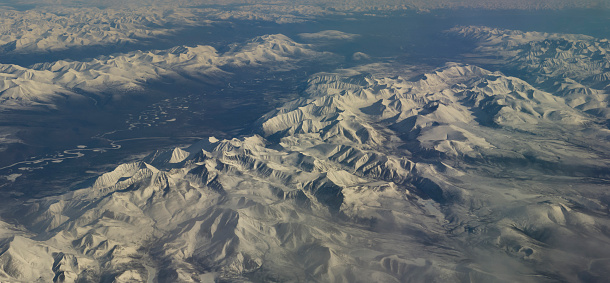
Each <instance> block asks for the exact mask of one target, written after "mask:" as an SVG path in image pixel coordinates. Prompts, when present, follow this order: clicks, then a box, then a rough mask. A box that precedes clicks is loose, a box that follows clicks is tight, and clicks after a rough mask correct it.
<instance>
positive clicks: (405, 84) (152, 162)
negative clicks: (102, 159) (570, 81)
mask: <svg viewBox="0 0 610 283" xmlns="http://www.w3.org/2000/svg"><path fill="white" fill-rule="evenodd" d="M246 46H249V43H248V44H246ZM255 46H257V45H255ZM287 48H288V47H287ZM244 49H247V50H257V48H244ZM291 50H292V49H290V48H288V49H287V50H284V52H288V53H289V54H292V53H294V52H293V51H291ZM252 52H255V51H252ZM244 53H247V52H244ZM244 56H246V57H248V56H247V55H244ZM375 68H378V66H375ZM360 69H365V68H360ZM410 72H411V71H408V72H405V74H410ZM345 73H350V72H338V73H324V74H318V75H316V76H313V77H312V78H311V79H310V80H309V82H308V85H307V88H306V90H305V92H304V93H303V95H302V98H300V99H297V100H294V101H291V102H288V103H286V104H285V105H284V106H282V107H280V108H278V109H276V110H275V111H272V112H271V113H268V114H267V115H265V116H264V117H262V118H261V119H260V121H259V123H258V126H259V128H258V132H259V133H260V135H253V136H249V137H242V138H239V139H238V138H235V139H232V140H222V141H218V140H217V139H215V138H210V139H206V140H203V141H201V142H199V143H197V144H194V145H192V146H191V147H189V148H184V149H170V150H166V151H158V152H155V153H152V154H151V155H150V156H148V157H146V158H144V159H142V161H136V162H133V163H128V164H122V165H119V166H118V167H116V169H114V170H113V171H111V172H108V173H106V174H103V175H101V176H99V177H97V178H96V179H95V180H92V181H91V182H90V183H89V184H90V185H87V186H86V187H84V188H83V187H80V188H78V189H75V190H73V191H71V192H69V193H66V194H63V195H58V196H53V197H47V198H43V199H39V200H31V201H29V202H28V203H27V205H25V206H24V207H23V209H21V210H19V211H17V213H16V214H15V215H13V218H15V219H18V220H19V223H20V225H23V227H24V228H22V230H23V231H22V232H19V236H18V237H17V236H12V235H14V234H15V233H16V232H10V231H16V230H17V229H16V228H11V229H4V230H2V231H0V232H1V234H0V236H1V237H2V238H3V239H5V240H3V243H4V244H3V245H4V246H5V247H7V248H5V249H3V251H4V252H2V253H1V254H0V258H1V259H2V260H3V262H10V263H11V264H10V265H7V264H5V265H0V267H1V268H2V269H1V270H2V271H1V272H0V276H2V277H1V278H2V280H14V281H23V282H25V281H33V280H34V281H35V280H39V281H41V282H42V281H48V280H47V279H49V278H51V279H52V278H60V277H61V278H64V280H65V282H72V281H74V280H85V281H100V280H102V279H103V280H108V281H114V282H130V281H148V282H201V281H203V282H205V281H212V280H226V281H239V282H241V281H254V282H303V281H305V282H463V281H466V282H505V281H507V282H557V281H568V282H577V281H578V280H579V279H582V278H589V279H591V280H603V278H606V277H605V276H606V273H605V272H606V271H605V270H606V266H607V264H608V262H607V260H606V259H607V258H608V257H610V245H608V240H609V239H608V235H607V233H605V232H604V231H606V230H607V229H608V228H607V227H610V226H609V225H610V223H609V221H608V220H607V209H608V202H607V194H606V193H605V192H604V191H603V190H600V189H603V188H604V183H603V182H601V180H602V179H603V178H607V177H608V170H607V169H608V168H609V167H610V159H609V158H608V156H607V155H605V154H604V152H610V143H609V142H608V140H609V139H608V137H609V134H610V132H609V131H608V129H606V128H604V127H603V126H602V125H598V124H596V123H595V118H594V117H593V116H589V115H588V114H587V113H585V112H582V111H580V110H578V109H574V108H572V107H570V106H568V105H566V104H565V100H563V99H562V98H559V97H556V96H553V95H551V94H549V93H546V92H544V91H541V90H538V89H536V88H535V87H533V86H531V85H529V84H528V83H526V82H524V81H522V80H520V79H518V78H514V77H508V76H505V75H503V74H501V73H498V72H490V71H488V70H485V69H482V68H479V67H476V66H471V65H464V64H454V63H450V64H447V65H446V66H445V67H442V68H439V69H437V70H435V71H433V72H429V73H426V74H421V75H420V76H405V77H401V76H396V77H386V76H381V75H380V76H378V75H377V74H383V72H380V73H372V74H365V73H362V74H357V75H350V76H345V75H342V74H345ZM351 73H357V72H355V71H352V72H351ZM582 125H587V127H582ZM507 176H520V178H514V177H510V178H507ZM5 217H9V215H5ZM2 227H3V226H2ZM7 227H9V226H7ZM26 229H27V232H25V231H26ZM13 247H18V248H13ZM33 254H36V255H37V257H36V260H35V261H33V260H32V261H28V259H29V257H31V255H33ZM28 255H29V256H28ZM26 270H29V271H28V272H26ZM62 276H63V277H62ZM38 278H40V279H38ZM587 280H588V279H587Z"/></svg>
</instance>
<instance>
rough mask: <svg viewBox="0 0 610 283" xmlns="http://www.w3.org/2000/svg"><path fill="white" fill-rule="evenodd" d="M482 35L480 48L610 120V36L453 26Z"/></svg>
mask: <svg viewBox="0 0 610 283" xmlns="http://www.w3.org/2000/svg"><path fill="white" fill-rule="evenodd" d="M450 32H451V33H454V34H458V35H461V36H464V37H467V38H471V39H474V40H476V42H477V43H478V44H479V47H478V48H477V52H478V53H480V55H483V56H494V57H496V56H498V57H500V59H501V62H502V63H505V64H506V66H505V67H509V68H512V69H513V70H515V71H517V72H519V73H523V77H524V78H525V79H527V80H529V81H531V82H533V83H536V84H540V85H541V86H543V87H544V88H545V89H547V90H548V91H551V92H552V93H553V94H554V95H556V96H561V97H563V98H564V99H565V100H566V102H567V104H568V105H569V106H571V107H574V108H577V109H579V110H583V111H587V112H588V113H590V114H593V115H596V116H599V117H601V118H604V119H607V120H610V113H608V111H607V110H606V109H607V107H608V102H609V96H608V91H609V90H610V55H609V54H610V53H609V52H610V42H609V41H608V39H605V38H602V39H600V38H594V37H591V36H585V35H573V34H549V33H541V32H523V31H516V30H503V29H494V28H488V27H476V26H469V27H456V28H454V29H452V30H451V31H450Z"/></svg>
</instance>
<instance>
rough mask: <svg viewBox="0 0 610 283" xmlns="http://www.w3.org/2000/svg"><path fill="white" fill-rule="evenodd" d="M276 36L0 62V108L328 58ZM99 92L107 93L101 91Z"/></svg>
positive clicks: (119, 91) (286, 67) (133, 89)
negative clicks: (220, 47) (217, 45)
mask: <svg viewBox="0 0 610 283" xmlns="http://www.w3.org/2000/svg"><path fill="white" fill-rule="evenodd" d="M329 57H331V55H330V54H329V53H324V52H317V51H314V50H312V49H310V48H309V46H308V45H304V44H299V43H296V42H294V41H292V40H291V39H290V38H288V37H286V36H284V35H281V34H277V35H265V36H261V37H257V38H254V39H252V40H250V41H248V42H246V43H242V44H235V45H233V46H232V48H230V50H229V51H227V52H225V53H222V54H219V53H218V52H217V51H216V49H214V48H213V47H211V46H206V45H198V46H194V47H189V46H177V47H174V48H172V49H168V50H153V51H134V52H130V53H127V54H116V55H111V56H102V57H99V58H96V59H92V60H90V61H85V62H79V61H66V60H61V61H56V62H48V63H39V64H35V65H33V66H31V67H30V68H25V67H21V66H17V65H8V64H4V65H1V64H0V76H1V78H2V79H3V80H2V81H0V107H2V108H17V109H23V108H27V107H31V106H36V105H43V106H47V107H54V104H53V102H54V100H55V99H60V98H61V97H62V96H77V95H76V94H75V92H82V91H85V92H88V93H93V94H97V95H107V92H108V90H109V89H114V90H118V91H117V92H115V95H120V94H121V93H124V92H125V91H139V90H142V89H143V85H144V84H145V83H146V82H147V81H149V80H155V79H160V78H162V77H174V78H177V77H184V76H187V77H195V78H201V77H219V76H225V75H229V72H228V71H225V70H223V69H226V68H229V67H230V68H239V67H266V68H274V69H278V70H285V69H290V68H292V67H293V65H292V64H293V63H295V62H298V61H301V60H320V59H324V58H329ZM102 92H104V93H106V94H102Z"/></svg>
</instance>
